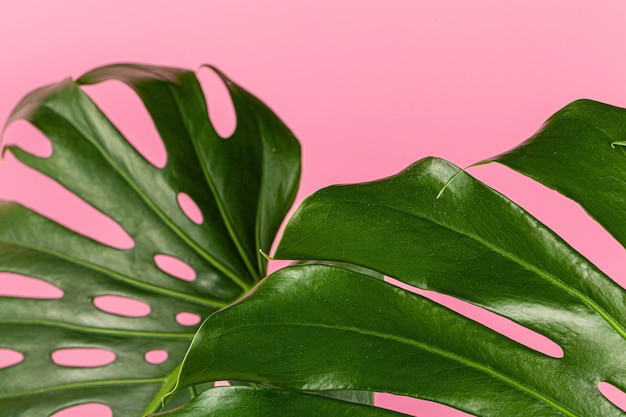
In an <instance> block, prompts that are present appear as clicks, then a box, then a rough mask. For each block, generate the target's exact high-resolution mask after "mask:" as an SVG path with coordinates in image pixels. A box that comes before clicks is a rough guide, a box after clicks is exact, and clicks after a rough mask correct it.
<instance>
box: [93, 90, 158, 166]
mask: <svg viewBox="0 0 626 417" xmlns="http://www.w3.org/2000/svg"><path fill="white" fill-rule="evenodd" d="M81 88H82V89H83V91H85V92H86V93H88V94H89V96H90V97H91V98H92V100H93V101H94V102H95V103H96V104H97V105H98V107H100V110H102V112H103V113H104V114H105V115H106V116H107V117H108V118H109V119H110V120H111V121H112V122H113V124H114V125H115V127H117V129H118V130H119V131H120V132H121V133H122V134H123V135H124V137H125V138H126V139H127V140H128V142H129V143H130V144H131V145H132V146H133V147H134V148H135V149H136V150H137V152H139V154H140V155H141V156H143V157H144V158H145V159H146V160H147V161H148V162H149V163H151V164H152V165H153V166H155V167H156V168H159V169H160V168H163V167H164V166H165V165H166V164H167V151H166V150H165V145H164V144H163V140H162V139H161V136H160V135H159V133H158V131H157V129H156V127H155V126H154V122H153V121H152V118H151V117H150V114H149V113H148V111H147V110H146V108H145V106H144V105H143V103H142V102H141V99H140V98H139V97H138V96H137V94H135V93H134V91H133V90H132V89H131V88H130V87H128V86H127V85H125V84H124V83H122V82H120V81H115V80H112V81H107V82H105V83H101V84H95V85H86V86H82V87H81Z"/></svg>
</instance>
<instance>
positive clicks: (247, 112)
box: [0, 65, 300, 416]
mask: <svg viewBox="0 0 626 417" xmlns="http://www.w3.org/2000/svg"><path fill="white" fill-rule="evenodd" d="M216 72H217V74H218V76H219V77H221V79H222V80H223V81H224V83H225V85H226V87H227V89H228V91H229V93H230V95H231V97H232V102H233V106H234V109H235V113H236V118H237V127H236V130H235V131H234V133H233V134H232V136H231V137H229V138H227V139H223V138H221V137H219V136H218V134H217V133H216V131H215V130H214V127H213V125H212V124H211V122H210V120H209V118H208V113H207V104H206V102H205V98H204V96H203V93H202V89H201V87H200V84H199V82H198V80H197V78H196V76H195V74H194V73H193V72H189V71H186V70H181V69H175V68H163V67H155V66H145V65H111V66H106V67H102V68H98V69H96V70H94V71H91V72H89V73H87V74H85V75H83V76H82V77H80V78H79V79H78V80H77V81H73V80H70V79H68V80H65V81H62V82H60V83H57V84H54V85H50V86H47V87H44V88H41V89H38V90H36V91H34V92H32V93H30V94H29V95H27V96H26V97H25V98H24V99H23V100H22V101H21V102H20V103H19V104H18V105H17V107H16V108H15V110H14V112H13V113H12V115H11V116H10V118H9V120H8V123H11V122H13V121H15V120H18V119H24V120H27V121H28V122H30V123H31V124H32V125H34V126H35V127H36V128H38V129H39V130H40V131H41V132H43V133H44V134H45V135H46V136H47V137H48V138H49V139H50V140H51V142H52V146H53V152H52V156H50V157H48V158H39V157H36V156H34V155H32V154H29V153H27V152H25V151H24V150H22V149H20V148H19V147H15V146H9V147H6V148H5V151H9V152H11V153H13V154H14V155H15V157H17V159H19V160H20V161H21V162H23V163H24V164H26V165H29V166H30V167H32V168H34V169H36V170H38V171H40V172H41V173H43V174H45V175H47V176H49V177H50V178H52V179H54V180H56V181H57V182H58V183H60V184H61V185H62V186H64V187H65V188H67V189H68V190H70V191H71V192H73V193H75V194H76V195H77V196H79V197H80V198H82V199H83V200H84V201H86V202H87V203H89V204H91V205H92V206H93V207H94V208H96V209H97V210H99V211H100V212H102V213H104V214H105V215H107V216H109V217H110V218H111V219H113V220H114V221H116V222H117V223H118V224H119V225H120V226H121V227H122V228H123V229H124V230H125V231H126V232H127V233H128V235H129V236H130V237H132V239H133V242H134V245H133V247H132V248H131V249H127V250H123V249H119V248H113V247H110V246H107V245H104V244H102V243H99V242H96V241H94V240H91V239H89V238H87V237H85V236H83V235H80V234H77V233H75V232H73V231H71V230H68V229H66V228H64V227H62V226H61V225H59V224H57V223H55V222H53V221H51V220H49V219H47V218H45V217H43V216H41V215H39V214H37V213H36V212H34V211H32V210H29V209H27V208H25V207H22V206H20V205H17V204H13V203H4V204H2V206H1V207H0V272H8V273H14V274H20V275H24V276H27V277H31V278H36V279H40V280H43V281H46V282H48V283H51V284H53V285H55V286H57V287H58V288H60V289H61V290H62V291H63V297H62V298H60V299H52V300H37V299H18V298H12V297H0V348H2V349H10V350H11V351H17V352H19V353H21V354H22V355H23V361H22V362H21V363H19V364H17V365H14V366H11V367H7V368H5V369H0V415H2V416H25V415H32V416H49V415H51V414H53V413H54V412H56V411H57V410H60V409H63V408H66V407H68V406H72V405H76V404H81V403H85V402H97V403H103V404H107V405H108V406H110V407H111V409H112V410H113V415H114V416H139V415H143V414H145V413H149V412H155V411H157V410H159V409H160V407H161V404H160V402H161V397H162V396H163V395H164V394H165V393H167V392H168V391H169V390H171V388H172V386H173V384H174V382H175V380H176V376H177V372H178V367H179V365H180V361H181V360H182V357H183V355H184V353H185V351H186V349H187V347H188V345H189V343H190V340H191V338H192V336H193V333H194V331H195V328H194V327H185V326H182V325H180V324H178V323H177V322H176V320H175V317H176V315H177V314H178V313H180V312H189V313H193V314H197V315H199V316H202V317H206V316H207V315H209V314H210V313H212V312H214V311H216V310H217V309H219V308H222V307H224V306H226V305H227V304H229V303H231V302H232V301H234V300H236V299H238V298H239V297H241V296H242V295H243V294H245V293H246V292H247V291H248V290H249V289H250V288H251V287H252V286H253V285H254V284H255V283H257V282H258V281H259V280H261V279H262V277H264V276H265V271H266V262H267V261H266V259H265V258H264V257H263V256H261V254H260V253H259V250H262V251H264V252H268V251H269V250H270V246H271V244H272V240H273V238H274V235H275V233H276V231H277V229H278V227H279V225H280V223H281V222H282V220H283V217H284V215H285V213H286V212H287V210H288V209H289V207H290V205H291V204H292V202H293V199H294V197H295V193H296V190H297V185H298V180H299V175H300V146H299V144H298V142H297V140H296V139H295V137H294V136H293V135H292V133H291V132H290V131H289V129H288V128H287V127H286V126H285V125H284V124H283V123H282V122H281V121H280V120H279V119H278V118H277V117H276V116H275V115H274V114H273V113H272V112H271V110H269V109H268V108H267V107H266V106H265V105H264V104H263V103H261V102H260V101H259V100H258V99H256V98H255V97H253V96H252V95H250V94H249V93H248V92H246V91H245V90H244V89H242V88H241V87H239V86H238V85H236V84H235V83H233V82H232V81H230V80H229V79H228V78H226V77H225V76H224V75H223V74H222V73H220V72H219V71H217V70H216ZM107 80H118V81H121V82H123V83H125V84H127V85H128V86H129V87H131V88H132V89H133V90H134V91H135V92H136V94H137V95H138V96H139V97H140V98H141V100H142V101H143V103H144V105H145V107H146V109H147V111H148V112H149V114H150V116H151V118H152V120H153V121H154V125H155V126H156V129H157V130H158V132H159V134H160V136H161V138H162V140H163V143H164V145H165V148H166V151H167V163H166V165H165V166H164V167H163V168H162V169H159V168H156V167H155V166H153V165H151V164H150V163H149V162H148V161H147V160H145V159H144V158H143V157H142V156H141V155H140V154H139V153H138V152H137V151H136V150H135V149H134V148H133V147H132V146H131V145H130V144H129V143H128V142H127V141H126V139H125V138H124V137H123V136H122V134H121V133H120V132H119V131H118V129H117V128H116V127H115V126H114V125H113V124H112V123H111V122H110V121H109V120H108V119H107V118H106V117H105V116H104V115H103V113H102V112H101V111H100V110H99V109H98V107H97V106H96V105H95V104H94V103H93V102H92V101H91V99H90V98H89V97H88V96H87V95H86V94H85V93H84V92H83V91H82V90H81V88H80V85H81V84H93V83H100V82H103V81H107ZM181 193H183V194H185V195H186V196H188V197H189V198H191V199H192V200H193V202H195V203H196V205H197V206H198V208H199V209H200V211H201V213H202V221H201V222H199V221H198V220H197V219H195V220H194V221H192V220H191V219H190V218H189V217H187V216H186V215H185V213H184V212H183V210H182V209H181V206H179V204H178V197H179V196H180V195H181ZM198 223H200V224H198ZM156 255H166V256H170V257H175V258H177V259H178V260H181V261H183V262H185V263H186V264H187V265H189V266H191V267H192V268H193V269H194V270H195V273H196V279H195V280H194V281H192V282H188V281H184V280H181V279H178V278H175V277H173V276H171V275H169V274H167V273H165V272H164V271H162V270H161V269H159V268H158V267H157V265H156V264H155V256H156ZM110 295H112V296H118V297H126V298H130V299H135V300H140V301H143V302H145V303H148V304H149V305H150V307H151V312H150V314H149V315H147V316H145V317H123V316H118V315H113V314H109V313H106V312H104V311H101V310H99V309H97V308H96V307H95V306H94V299H95V298H97V297H100V296H110ZM71 348H98V349H106V350H109V351H110V352H112V353H113V354H114V355H115V361H114V362H113V363H111V364H109V365H107V366H102V367H96V368H78V367H64V366H59V365H57V364H55V363H53V361H52V359H51V354H52V353H53V352H56V351H58V350H63V349H71ZM155 349H157V350H165V351H166V352H167V353H168V359H167V360H166V361H165V362H163V363H161V364H158V365H155V364H150V363H147V362H146V360H144V355H145V354H146V352H148V351H150V350H155ZM178 401H184V398H182V399H178Z"/></svg>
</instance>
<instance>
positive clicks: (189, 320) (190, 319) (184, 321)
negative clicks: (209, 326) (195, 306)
mask: <svg viewBox="0 0 626 417" xmlns="http://www.w3.org/2000/svg"><path fill="white" fill-rule="evenodd" d="M200 320H201V317H200V316H199V315H197V314H194V313H187V312H182V313H178V314H177V315H176V323H178V324H180V325H181V326H195V325H196V324H198V323H200Z"/></svg>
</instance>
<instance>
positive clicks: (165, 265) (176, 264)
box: [154, 254, 196, 281]
mask: <svg viewBox="0 0 626 417" xmlns="http://www.w3.org/2000/svg"><path fill="white" fill-rule="evenodd" d="M154 263H155V264H156V266H157V267H158V268H159V269H160V270H161V271H163V272H165V273H166V274H169V275H171V276H173V277H175V278H178V279H182V280H183V281H194V280H195V279H196V271H195V270H194V269H193V268H192V267H190V266H189V265H188V264H186V263H185V262H183V261H181V260H180V259H178V258H175V257H173V256H169V255H164V254H158V255H154Z"/></svg>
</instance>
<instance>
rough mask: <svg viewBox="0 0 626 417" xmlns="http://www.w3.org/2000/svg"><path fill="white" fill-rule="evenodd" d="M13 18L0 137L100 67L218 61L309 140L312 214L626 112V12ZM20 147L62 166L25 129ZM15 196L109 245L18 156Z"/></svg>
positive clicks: (12, 173)
mask: <svg viewBox="0 0 626 417" xmlns="http://www.w3.org/2000/svg"><path fill="white" fill-rule="evenodd" d="M61 4H62V6H61ZM0 16H2V17H1V18H0V19H1V23H0V54H1V55H0V56H1V59H0V75H1V78H0V92H1V94H0V122H3V121H4V120H6V118H7V116H8V114H9V112H10V110H11V108H12V106H14V105H15V104H16V102H17V101H18V100H19V99H20V98H21V97H22V96H23V95H24V94H25V93H26V92H28V91H30V90H31V89H33V88H34V87H37V86H40V85H43V84H48V83H51V82H55V81H58V80H60V79H62V78H65V77H67V76H77V75H79V74H81V73H82V72H84V71H86V70H89V69H91V68H93V67H95V66H99V65H103V64H107V63H112V62H121V61H133V62H144V63H153V64H163V65H171V66H179V67H187V68H192V69H193V68H197V67H198V66H199V65H200V64H202V63H212V64H214V65H216V66H218V67H220V68H221V69H222V70H224V71H225V72H226V73H227V74H228V75H229V76H230V77H232V78H233V79H234V80H236V81H237V82H239V83H241V84H242V85H244V86H245V87H247V88H248V89H249V90H251V91H252V92H253V93H255V94H256V95H258V96H259V97H261V98H262V99H263V100H264V101H265V102H266V103H268V104H269V105H270V106H271V107H272V108H273V109H274V110H275V111H276V112H277V113H278V114H279V115H280V116H281V117H282V118H283V120H284V121H285V122H286V123H287V124H288V125H289V126H290V127H291V128H292V129H293V131H294V132H295V134H296V135H297V136H298V138H299V139H300V140H301V141H302V144H303V154H304V155H303V158H304V162H303V163H304V167H303V169H304V173H303V177H302V185H301V191H300V194H299V197H298V201H301V200H302V198H304V197H305V196H306V195H308V194H310V193H312V192H313V191H315V190H316V189H318V188H321V187H323V186H326V185H329V184H332V183H345V182H357V181H365V180H371V179H375V178H379V177H382V176H387V175H390V174H393V173H396V172H397V171H399V170H401V169H402V168H404V167H405V166H407V165H408V164H410V163H412V162H414V161H416V160H418V159H420V158H422V157H425V156H428V155H435V156H439V157H443V158H446V159H449V160H450V161H452V162H454V163H456V164H457V165H461V166H465V165H468V164H470V163H472V162H475V161H477V160H481V159H484V158H486V157H489V156H492V155H494V154H497V153H500V152H502V151H504V150H507V149H509V148H511V147H513V146H515V145H516V144H518V143H519V142H521V141H522V140H524V139H526V138H527V137H528V136H529V135H531V134H532V133H533V132H534V131H535V130H536V129H537V128H538V127H539V126H540V125H541V123H542V122H543V121H544V120H545V119H546V118H547V117H548V116H550V115H551V114H552V113H553V112H555V111H556V110H557V109H559V108H560V107H562V106H564V105H565V104H567V103H568V102H570V101H572V100H574V99H577V98H583V97H585V98H591V99H595V100H600V101H604V102H608V103H610V104H614V105H618V106H622V107H626V49H625V47H624V41H625V40H626V25H625V24H624V22H626V2H624V1H623V0H597V1H594V2H589V1H582V0H576V1H574V0H550V1H546V0H527V1H523V2H522V1H514V2H504V1H499V0H498V1H496V0H494V1H463V0H440V1H430V2H426V1H415V0H397V1H387V2H374V1H370V2H363V1H352V0H351V1H321V2H320V1H287V0H266V1H262V2H261V1H258V0H228V1H226V0H214V1H206V2H204V1H190V0H179V1H178V2H170V1H167V2H166V1H162V0H151V1H143V0H142V1H138V0H135V1H128V0H124V1H121V0H109V1H107V2H97V4H96V3H93V4H92V3H91V2H85V1H84V0H81V1H78V0H63V1H62V2H50V1H45V0H40V1H34V0H24V1H21V2H3V4H2V5H0ZM206 77H207V78H206V79H207V84H208V85H209V87H207V88H209V89H211V87H210V86H211V85H212V84H211V79H210V77H209V76H208V75H207V76H206ZM116 88H117V87H115V86H110V88H109V89H107V88H99V87H97V88H95V89H93V94H94V97H96V98H98V97H100V98H101V100H102V102H103V105H107V106H108V108H109V110H110V113H111V115H112V117H113V116H116V117H117V119H114V120H118V121H119V123H120V125H121V126H122V128H123V129H124V130H125V131H126V132H129V134H130V135H133V132H137V133H135V135H136V136H137V137H138V139H137V140H139V141H141V135H140V133H138V132H141V131H142V129H143V128H144V126H146V125H147V122H146V120H145V116H144V115H142V114H140V113H137V112H138V107H137V106H136V105H135V106H134V107H133V106H130V107H129V108H128V109H125V108H124V107H120V106H123V105H124V104H123V102H122V104H117V103H118V102H116V101H115V100H114V98H112V97H114V96H115V94H116V93H119V92H121V93H124V91H121V90H120V89H116ZM124 94H125V95H124ZM124 94H122V95H123V97H130V95H129V94H127V93H124ZM107 103H108V104H107ZM131 104H132V103H131ZM135 104H136V103H135ZM218 117H220V116H218ZM221 123H226V124H227V123H228V121H227V120H226V121H222V122H221ZM5 141H6V142H19V143H23V144H24V146H25V147H28V148H29V149H32V150H33V151H35V152H39V153H45V152H46V151H47V147H46V144H45V141H42V140H41V139H40V138H38V137H37V135H35V134H33V133H32V132H31V131H29V129H27V128H25V127H24V126H20V125H19V124H16V125H15V126H13V127H11V128H10V129H9V130H8V132H7V135H6V137H5ZM146 143H149V138H146ZM148 146H149V145H148ZM147 152H152V154H154V155H155V156H154V157H155V158H157V159H158V157H159V155H158V152H156V151H155V150H150V149H148V151H147ZM470 173H472V174H473V175H475V176H477V177H479V178H480V179H482V180H483V181H485V182H487V183H489V184H490V185H492V186H494V187H496V188H498V189H500V190H502V191H503V192H505V193H507V194H508V195H510V196H511V197H512V198H513V199H514V200H515V201H517V202H518V203H520V204H522V205H523V206H524V207H526V208H527V209H528V210H529V211H531V212H532V213H533V214H535V215H536V216H537V217H538V218H539V219H540V220H542V221H544V222H545V223H547V224H549V225H551V226H552V227H553V228H554V229H555V230H556V231H557V232H558V233H560V234H562V235H563V236H564V238H565V239H566V240H568V241H569V242H570V243H571V244H572V245H573V246H574V247H575V248H577V249H578V250H580V251H581V252H582V253H583V254H585V255H587V256H588V257H589V258H590V259H591V260H592V261H594V262H595V263H596V264H597V265H599V266H600V267H601V268H602V269H603V270H604V271H606V272H607V273H609V275H611V276H613V277H614V278H615V279H616V280H617V281H618V282H620V283H621V284H622V285H625V284H626V273H625V272H624V271H626V268H624V253H623V249H622V248H621V247H620V246H619V245H618V244H617V243H616V242H615V241H614V240H612V239H611V238H610V237H608V236H607V235H606V234H605V233H604V232H603V231H602V230H601V229H600V228H599V227H598V226H597V225H595V224H593V222H591V221H590V220H589V219H587V218H586V217H585V215H584V213H582V211H581V210H580V209H579V208H578V207H577V206H576V205H575V204H573V203H571V202H568V201H566V200H564V199H563V198H560V197H559V196H557V195H555V194H554V193H552V192H549V191H546V190H543V189H541V188H540V187H538V186H537V185H536V184H533V183H532V182H531V181H529V180H525V179H521V178H519V177H518V176H517V175H515V174H512V173H510V172H508V171H507V170H506V169H504V168H502V167H499V166H496V165H493V166H484V167H478V168H475V169H473V170H472V171H470ZM0 198H3V199H8V200H18V201H21V202H23V203H24V204H27V205H29V206H31V207H36V208H37V209H38V210H40V211H42V212H44V213H46V214H48V215H50V216H52V217H54V218H56V219H58V220H60V221H62V222H65V223H66V224H68V225H71V226H72V227H75V228H77V229H78V230H81V231H83V232H85V233H86V234H92V235H98V234H104V235H106V234H107V233H109V232H108V231H107V229H106V228H105V229H104V230H101V229H99V228H103V227H104V226H102V223H99V222H98V221H97V219H95V220H94V217H93V213H91V212H90V211H89V210H88V209H87V208H85V207H84V206H81V205H80V204H79V203H77V202H74V203H72V204H68V203H67V200H60V199H59V194H58V193H57V190H55V189H53V188H50V186H49V185H47V184H46V182H45V181H43V180H42V179H41V178H39V177H38V176H36V175H34V174H32V173H30V172H28V171H27V170H25V169H24V168H21V167H20V166H19V165H18V164H17V163H15V162H14V160H13V159H12V158H11V157H10V156H9V157H8V158H7V159H6V161H4V162H3V164H2V166H0ZM104 235H103V236H104ZM104 238H106V236H105V237H104ZM111 239H115V236H111ZM3 279H4V281H3ZM9 285H10V283H9V281H8V279H7V278H6V277H5V276H0V293H2V292H3V291H4V292H5V293H7V292H10V291H14V292H15V291H18V290H19V289H16V288H12V289H10V291H9V290H7V288H9ZM3 288H4V289H3ZM0 308H1V307H0ZM462 308H463V307H462ZM504 330H505V331H506V326H505V328H504ZM509 331H510V332H512V333H515V332H516V330H514V329H513V330H509ZM1 347H2V346H1V345H0V348H1ZM378 401H379V404H381V405H383V406H385V407H391V408H395V409H398V410H401V411H404V412H407V413H409V414H412V415H434V416H442V417H446V416H459V415H462V414H461V413H458V412H454V411H449V410H448V411H446V410H444V409H443V408H441V406H437V405H433V404H431V403H427V402H417V401H409V400H406V399H399V398H394V397H391V396H383V395H381V396H379V397H378ZM84 412H85V411H84V409H83V410H82V411H81V410H75V412H74V414H82V413H84ZM66 414H67V413H66ZM68 415H69V414H68ZM94 415H95V414H94ZM106 415H107V411H106V410H105V411H103V414H102V416H106Z"/></svg>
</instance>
